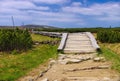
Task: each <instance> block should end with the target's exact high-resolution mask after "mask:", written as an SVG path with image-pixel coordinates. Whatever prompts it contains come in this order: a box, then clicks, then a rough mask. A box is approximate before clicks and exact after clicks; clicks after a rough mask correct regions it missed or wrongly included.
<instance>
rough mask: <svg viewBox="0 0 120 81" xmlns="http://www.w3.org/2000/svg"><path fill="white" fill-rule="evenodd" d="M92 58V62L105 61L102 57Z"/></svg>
mask: <svg viewBox="0 0 120 81" xmlns="http://www.w3.org/2000/svg"><path fill="white" fill-rule="evenodd" d="M93 60H94V62H100V61H105V58H104V57H96V58H94V59H93Z"/></svg>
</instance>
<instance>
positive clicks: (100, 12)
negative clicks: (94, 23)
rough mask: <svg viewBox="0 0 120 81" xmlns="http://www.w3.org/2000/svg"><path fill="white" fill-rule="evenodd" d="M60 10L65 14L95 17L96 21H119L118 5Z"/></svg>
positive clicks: (119, 5) (74, 7)
mask: <svg viewBox="0 0 120 81" xmlns="http://www.w3.org/2000/svg"><path fill="white" fill-rule="evenodd" d="M62 10H63V11H64V12H66V13H74V14H82V15H86V16H93V17H96V19H97V18H98V20H118V21H120V3H104V4H94V5H91V6H88V7H84V6H73V5H71V6H67V7H63V8H62ZM100 17H101V18H100ZM102 17H104V18H102Z"/></svg>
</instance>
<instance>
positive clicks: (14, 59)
mask: <svg viewBox="0 0 120 81" xmlns="http://www.w3.org/2000/svg"><path fill="white" fill-rule="evenodd" d="M32 38H33V40H38V39H39V38H40V39H39V40H38V41H44V40H46V39H48V40H53V41H54V40H57V39H54V38H49V37H46V36H41V35H34V36H32ZM56 57H57V45H44V44H43V45H37V46H34V47H33V48H32V49H30V50H28V51H26V52H22V53H15V54H9V53H5V52H4V53H3V52H1V53H0V81H14V80H16V79H18V78H20V77H22V76H24V75H26V74H27V73H28V72H29V71H31V70H32V68H35V67H37V66H39V65H40V64H42V63H44V62H46V61H47V60H48V59H49V58H56Z"/></svg>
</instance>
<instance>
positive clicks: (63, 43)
mask: <svg viewBox="0 0 120 81" xmlns="http://www.w3.org/2000/svg"><path fill="white" fill-rule="evenodd" d="M67 37H68V33H63V34H62V39H61V42H60V45H59V47H58V51H62V50H63V49H64V47H65V43H66V40H67Z"/></svg>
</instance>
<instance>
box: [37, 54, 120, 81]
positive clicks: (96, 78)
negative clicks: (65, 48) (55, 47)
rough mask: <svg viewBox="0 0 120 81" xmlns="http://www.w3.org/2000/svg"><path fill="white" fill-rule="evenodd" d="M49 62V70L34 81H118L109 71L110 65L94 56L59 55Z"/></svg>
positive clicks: (116, 75)
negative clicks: (50, 63)
mask: <svg viewBox="0 0 120 81" xmlns="http://www.w3.org/2000/svg"><path fill="white" fill-rule="evenodd" d="M80 57H81V58H80ZM83 58H84V59H83ZM98 58H99V59H98ZM73 59H74V60H73ZM75 59H76V60H75ZM81 59H82V60H81ZM66 60H67V62H66ZM78 60H81V61H78ZM51 62H53V63H54V64H53V65H52V67H51V69H49V70H48V71H47V72H46V73H44V74H43V76H41V77H39V78H38V79H37V80H36V81H120V78H119V75H118V73H116V72H115V71H113V70H111V69H110V67H111V64H110V63H109V62H106V61H105V59H104V58H103V57H102V58H101V57H96V55H95V54H86V55H85V54H84V55H82V54H80V55H72V54H71V55H60V56H59V59H58V60H57V61H51ZM63 62H65V63H63Z"/></svg>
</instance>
